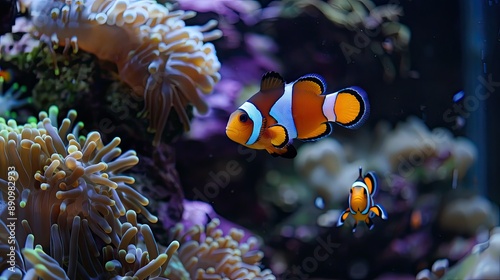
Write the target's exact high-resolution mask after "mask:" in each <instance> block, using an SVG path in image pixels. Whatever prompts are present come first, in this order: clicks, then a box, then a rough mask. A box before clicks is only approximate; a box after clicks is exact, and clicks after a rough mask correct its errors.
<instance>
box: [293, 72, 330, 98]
mask: <svg viewBox="0 0 500 280" xmlns="http://www.w3.org/2000/svg"><path fill="white" fill-rule="evenodd" d="M293 90H294V91H296V92H312V93H314V94H317V95H320V94H323V93H324V92H325V90H326V85H325V81H324V79H323V77H321V76H320V75H318V74H309V75H305V76H302V77H300V78H299V79H298V80H297V81H295V83H294V84H293Z"/></svg>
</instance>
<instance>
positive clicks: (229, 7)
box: [175, 0, 260, 24]
mask: <svg viewBox="0 0 500 280" xmlns="http://www.w3.org/2000/svg"><path fill="white" fill-rule="evenodd" d="M175 3H176V4H177V5H179V6H180V8H181V9H184V10H190V11H191V10H192V11H196V12H214V13H216V14H218V15H219V16H221V18H223V19H224V20H225V21H227V22H228V23H230V24H235V23H236V22H237V21H238V20H239V19H241V20H243V21H244V22H245V23H246V24H253V23H255V22H256V21H257V20H258V19H257V18H256V14H257V12H258V11H259V10H260V4H259V2H258V1H255V0H234V1H226V0H213V1H210V2H205V1H196V0H176V1H175Z"/></svg>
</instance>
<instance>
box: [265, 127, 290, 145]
mask: <svg viewBox="0 0 500 280" xmlns="http://www.w3.org/2000/svg"><path fill="white" fill-rule="evenodd" d="M268 129H269V132H270V133H271V144H273V146H274V147H276V148H278V149H281V148H284V147H285V146H286V144H288V142H289V140H290V138H289V136H288V131H286V128H285V127H284V126H282V125H280V124H275V125H272V126H270V127H269V128H268Z"/></svg>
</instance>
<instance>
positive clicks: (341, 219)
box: [337, 208, 350, 227]
mask: <svg viewBox="0 0 500 280" xmlns="http://www.w3.org/2000/svg"><path fill="white" fill-rule="evenodd" d="M349 213H350V212H349V208H347V209H346V210H344V212H342V213H341V214H340V216H339V220H338V221H337V226H338V227H340V226H341V225H343V224H344V222H345V220H347V217H349Z"/></svg>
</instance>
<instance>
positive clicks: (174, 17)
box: [25, 0, 221, 145]
mask: <svg viewBox="0 0 500 280" xmlns="http://www.w3.org/2000/svg"><path fill="white" fill-rule="evenodd" d="M25 5H26V6H28V7H29V9H30V10H31V15H32V18H33V24H34V27H35V29H36V32H35V34H36V35H38V36H39V37H40V40H42V41H43V42H45V43H47V44H48V45H49V48H50V49H51V50H52V48H56V47H58V46H64V51H63V52H64V53H67V52H68V51H69V50H70V49H71V48H72V49H73V51H74V52H76V51H78V50H79V49H82V50H84V51H87V52H90V53H92V54H94V55H96V56H97V57H98V58H99V59H102V60H107V61H111V62H113V63H115V64H116V66H117V68H118V72H119V74H120V77H121V79H122V80H123V81H124V82H125V83H127V84H128V85H129V86H130V87H132V89H133V90H134V92H135V94H136V95H138V96H140V97H142V98H143V99H144V101H145V107H144V109H143V111H142V112H141V116H142V117H147V118H148V119H149V121H150V123H149V130H150V132H156V135H155V139H154V141H153V143H154V144H155V145H157V144H158V143H159V141H160V139H161V135H162V132H163V128H164V127H165V124H166V122H167V118H168V117H169V113H170V109H171V107H174V108H175V111H176V112H177V114H178V115H179V117H180V119H181V122H182V123H183V125H184V128H185V129H186V130H189V117H188V115H187V114H186V112H185V108H186V106H187V105H188V104H193V105H194V107H195V108H196V109H197V111H198V112H200V113H205V112H207V110H208V108H207V105H206V103H205V102H204V101H203V99H202V97H201V96H200V95H201V94H208V93H210V92H211V91H212V89H213V86H214V84H215V83H216V82H217V81H218V80H219V79H220V75H219V73H218V70H219V68H220V63H219V61H218V59H217V56H216V54H215V49H214V46H213V45H212V44H210V43H205V42H206V41H210V40H214V39H217V38H219V37H220V36H221V33H220V31H219V30H214V31H211V32H208V30H210V29H213V27H214V26H215V24H216V21H210V22H208V23H207V24H205V25H204V26H186V25H185V22H184V20H185V19H188V18H190V17H192V16H193V13H188V12H184V11H180V10H179V11H175V12H170V11H169V10H168V9H167V8H166V7H165V6H162V5H160V4H158V3H156V2H155V1H150V0H139V1H128V0H113V1H109V0H95V1H85V2H84V1H72V2H68V1H62V0H60V1H35V2H32V3H31V4H30V3H25ZM52 55H53V56H55V52H54V51H52ZM54 59H55V58H54Z"/></svg>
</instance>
